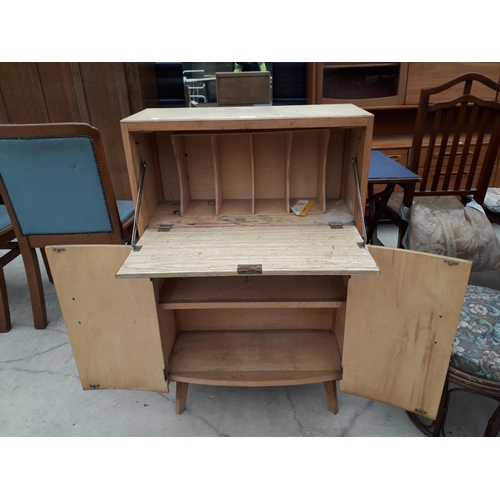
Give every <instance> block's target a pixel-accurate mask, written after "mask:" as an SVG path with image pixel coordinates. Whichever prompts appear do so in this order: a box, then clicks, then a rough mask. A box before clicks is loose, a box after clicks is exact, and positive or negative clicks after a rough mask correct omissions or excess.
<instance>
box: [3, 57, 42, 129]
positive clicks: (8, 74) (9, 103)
mask: <svg viewBox="0 0 500 500" xmlns="http://www.w3.org/2000/svg"><path fill="white" fill-rule="evenodd" d="M0 91H1V92H2V96H3V102H4V106H5V110H6V114H7V116H8V119H9V123H46V122H48V121H49V116H48V113H47V108H46V106H45V100H44V96H43V91H42V86H41V84H40V77H39V74H38V69H37V65H36V63H26V62H22V63H17V62H14V63H12V62H8V63H0Z"/></svg>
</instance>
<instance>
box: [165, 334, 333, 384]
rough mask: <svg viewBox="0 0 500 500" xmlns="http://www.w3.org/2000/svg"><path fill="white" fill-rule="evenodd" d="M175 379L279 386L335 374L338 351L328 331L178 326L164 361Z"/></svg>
mask: <svg viewBox="0 0 500 500" xmlns="http://www.w3.org/2000/svg"><path fill="white" fill-rule="evenodd" d="M168 366H169V368H168V378H169V379H170V380H173V381H176V382H186V383H200V384H207V385H225V386H255V387H259V386H260V387H264V386H268V387H269V386H278V385H295V384H305V383H316V382H326V381H329V380H338V379H340V377H341V362H340V352H339V348H338V344H337V340H336V338H335V335H334V334H333V333H331V332H330V331H326V330H319V331H304V330H293V331H251V332H182V333H181V334H180V335H178V337H177V339H176V341H175V344H174V347H173V350H172V354H171V355H170V359H169V362H168Z"/></svg>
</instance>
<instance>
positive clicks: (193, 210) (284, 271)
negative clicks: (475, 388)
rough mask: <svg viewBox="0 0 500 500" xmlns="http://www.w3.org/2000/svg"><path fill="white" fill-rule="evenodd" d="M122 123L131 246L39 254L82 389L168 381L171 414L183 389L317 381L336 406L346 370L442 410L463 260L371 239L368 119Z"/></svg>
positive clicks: (312, 111) (232, 112)
mask: <svg viewBox="0 0 500 500" xmlns="http://www.w3.org/2000/svg"><path fill="white" fill-rule="evenodd" d="M121 127H122V133H123V140H124V147H125V154H126V158H127V167H128V172H129V177H130V183H131V188H132V192H133V193H138V188H139V184H140V179H141V175H143V180H144V183H143V188H142V190H140V193H141V195H140V196H139V198H140V214H139V217H138V231H139V235H140V239H139V240H138V242H137V246H136V247H134V248H132V247H131V246H67V247H52V248H50V249H49V251H48V255H49V262H50V265H51V269H52V273H53V276H54V282H55V286H56V290H57V294H58V297H59V301H60V304H61V308H62V312H63V316H64V320H65V322H66V326H67V329H68V334H69V337H70V340H71V345H72V349H73V353H74V356H75V361H76V364H77V367H78V372H79V375H80V379H81V383H82V387H83V388H84V389H139V390H150V391H158V392H168V391H169V383H170V382H171V381H174V382H176V385H177V391H176V400H177V412H178V413H181V412H182V411H183V410H184V407H185V404H186V394H187V389H188V384H193V383H194V384H206V385H228V386H277V385H293V384H309V383H320V382H323V383H324V385H325V391H326V395H327V402H328V407H329V409H330V410H331V411H332V412H333V413H336V412H337V400H336V381H337V380H340V390H342V391H343V392H347V393H350V394H355V395H358V396H362V397H367V398H371V399H375V400H378V401H382V402H385V403H388V404H391V405H395V406H398V407H401V408H404V409H406V410H409V411H413V412H417V413H419V414H422V415H426V416H428V417H429V418H433V417H434V416H435V415H436V412H437V407H438V404H439V399H440V394H441V390H442V387H443V383H444V379H445V375H446V370H447V366H448V362H449V358H450V354H451V347H452V343H453V340H454V336H455V331H456V327H457V324H458V319H459V315H460V309H461V305H462V301H463V296H464V293H465V287H466V284H467V279H468V276H469V272H470V264H469V263H468V262H465V261H460V260H457V259H449V258H441V257H437V256H432V255H426V254H419V253H415V252H409V251H404V250H397V249H392V248H383V247H367V246H365V245H364V243H363V239H362V236H361V235H362V234H363V227H362V223H361V217H360V212H359V209H358V207H359V202H360V200H364V199H366V191H367V177H368V167H369V164H368V162H369V156H370V149H371V139H372V127H373V115H372V114H371V113H369V112H366V111H364V110H362V109H360V108H358V107H356V106H354V105H350V104H341V105H309V106H291V107H241V108H233V107H232V108H205V109H196V108H183V109H147V110H144V111H142V112H140V113H137V114H135V115H133V116H130V117H128V118H126V119H124V120H122V122H121ZM141 165H142V166H141ZM144 165H146V166H145V167H144ZM357 186H358V188H357ZM135 197H136V198H135V200H134V201H135V202H136V203H137V202H138V196H137V194H136V195H135ZM299 199H308V200H314V201H315V203H314V206H313V207H312V209H311V211H310V212H309V213H308V214H307V215H306V216H297V215H295V214H293V213H291V210H290V207H291V206H292V205H293V204H294V203H295V202H296V201H297V200H299ZM242 390H244V389H242Z"/></svg>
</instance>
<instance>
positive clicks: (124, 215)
mask: <svg viewBox="0 0 500 500" xmlns="http://www.w3.org/2000/svg"><path fill="white" fill-rule="evenodd" d="M116 206H117V207H118V215H119V216H120V220H121V221H122V224H125V222H127V221H128V220H129V219H130V217H132V215H134V202H133V201H129V200H116Z"/></svg>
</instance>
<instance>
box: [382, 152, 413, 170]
mask: <svg viewBox="0 0 500 500" xmlns="http://www.w3.org/2000/svg"><path fill="white" fill-rule="evenodd" d="M377 151H381V152H382V153H384V154H385V155H387V156H388V157H389V158H391V160H394V161H397V162H398V163H399V164H400V165H403V167H407V166H408V149H406V148H403V149H382V148H377Z"/></svg>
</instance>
